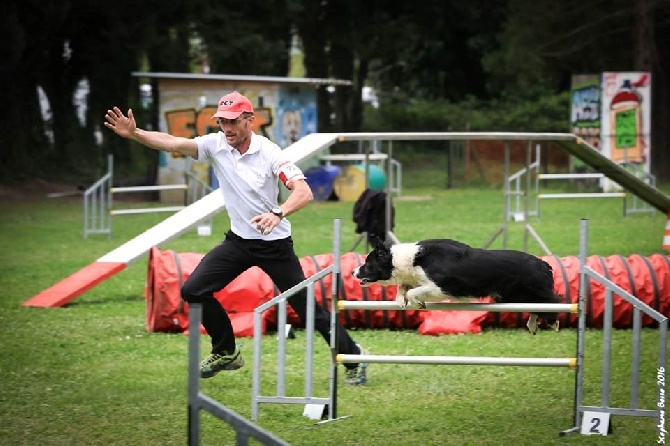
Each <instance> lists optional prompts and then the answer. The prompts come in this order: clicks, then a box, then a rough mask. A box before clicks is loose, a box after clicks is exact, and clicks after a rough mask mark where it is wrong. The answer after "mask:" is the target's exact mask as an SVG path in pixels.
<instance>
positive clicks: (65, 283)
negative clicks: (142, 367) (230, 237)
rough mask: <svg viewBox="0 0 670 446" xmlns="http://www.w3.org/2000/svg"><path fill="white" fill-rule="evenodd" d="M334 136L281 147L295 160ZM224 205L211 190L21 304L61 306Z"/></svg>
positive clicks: (315, 135)
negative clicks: (284, 147)
mask: <svg viewBox="0 0 670 446" xmlns="http://www.w3.org/2000/svg"><path fill="white" fill-rule="evenodd" d="M336 140H337V134H334V133H313V134H310V135H307V136H305V137H304V138H302V139H300V140H299V141H297V142H295V143H294V144H292V145H290V146H289V147H287V148H286V149H285V150H284V151H285V152H286V153H287V155H288V157H289V159H291V160H292V161H293V162H294V163H299V162H301V161H304V160H306V159H308V158H310V157H312V156H314V155H315V154H316V153H318V152H320V151H322V150H323V149H326V148H328V147H330V146H331V145H332V144H333V143H335V142H336ZM224 207H225V203H224V199H223V195H222V194H221V191H219V190H215V191H212V192H210V193H209V194H208V195H206V196H204V197H203V198H201V199H200V200H198V201H196V202H195V203H193V204H191V205H189V206H187V207H185V208H184V209H182V210H180V211H179V212H177V213H176V214H174V215H171V216H170V217H168V218H166V219H165V220H163V221H162V222H160V223H158V224H157V225H156V226H154V227H152V228H150V229H148V230H147V231H145V232H143V233H142V234H140V235H138V236H137V237H135V238H134V239H132V240H130V241H128V242H126V243H124V244H123V245H121V246H119V247H118V248H116V249H114V250H113V251H110V252H109V253H107V254H105V255H104V256H102V257H100V258H99V259H98V260H96V261H95V262H93V263H91V264H89V265H88V266H85V267H84V268H82V269H80V270H79V271H77V272H76V273H74V274H72V275H70V276H68V277H66V278H65V279H63V280H61V281H60V282H58V283H56V284H55V285H53V286H51V287H49V288H47V289H45V290H44V291H42V292H40V293H39V294H37V295H35V296H33V297H31V298H30V299H28V300H26V301H25V302H23V303H22V304H21V305H22V306H24V307H41V308H52V307H62V306H63V305H65V304H67V303H68V302H70V301H72V300H73V299H75V298H76V297H78V296H80V295H81V294H83V293H84V292H86V291H88V290H90V289H91V288H93V287H95V286H96V285H98V284H99V283H102V282H104V281H105V280H107V279H109V278H110V277H112V276H113V275H115V274H116V273H118V272H120V271H123V270H124V269H125V268H126V266H128V264H130V263H131V262H133V261H135V260H137V259H138V258H140V257H142V256H144V255H145V254H146V253H148V252H149V250H150V249H151V248H152V247H153V246H159V245H161V244H162V243H165V242H168V241H170V240H172V239H173V238H175V237H177V236H179V235H181V234H183V233H184V232H186V231H187V230H189V229H190V228H192V227H194V226H196V225H197V224H198V223H200V222H202V221H205V220H207V219H209V218H211V217H212V216H214V215H215V214H217V213H218V212H220V211H221V210H222V209H223V208H224Z"/></svg>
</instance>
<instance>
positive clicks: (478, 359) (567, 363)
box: [336, 354, 577, 367]
mask: <svg viewBox="0 0 670 446" xmlns="http://www.w3.org/2000/svg"><path fill="white" fill-rule="evenodd" d="M336 360H337V362H338V363H340V364H357V363H361V362H363V363H367V364H370V363H377V364H436V365H509V366H525V367H575V366H576V365H577V359H576V358H491V357H487V356H390V355H343V354H339V355H337V356H336Z"/></svg>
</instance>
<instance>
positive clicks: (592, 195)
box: [537, 192, 626, 198]
mask: <svg viewBox="0 0 670 446" xmlns="http://www.w3.org/2000/svg"><path fill="white" fill-rule="evenodd" d="M625 196H626V193H625V192H592V193H588V192H584V193H575V194H538V195H537V198H624V197H625Z"/></svg>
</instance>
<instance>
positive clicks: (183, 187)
mask: <svg viewBox="0 0 670 446" xmlns="http://www.w3.org/2000/svg"><path fill="white" fill-rule="evenodd" d="M186 189H188V184H166V185H164V186H128V187H110V188H109V192H110V193H112V194H118V193H121V192H151V191H158V190H186Z"/></svg>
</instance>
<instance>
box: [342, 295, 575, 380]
mask: <svg viewBox="0 0 670 446" xmlns="http://www.w3.org/2000/svg"><path fill="white" fill-rule="evenodd" d="M425 305H426V308H425V309H424V310H427V311H430V310H446V309H450V310H455V311H491V312H510V313H514V312H516V313H528V312H535V313H550V312H556V313H575V314H577V313H578V312H579V306H578V305H577V304H496V303H493V304H480V303H451V302H426V304H425ZM337 309H338V310H353V309H358V310H360V309H366V310H403V309H410V310H414V309H416V308H401V307H400V306H399V305H398V304H397V303H395V302H388V301H386V302H374V301H351V302H349V301H346V300H341V301H339V302H337ZM580 317H581V315H580ZM578 356H579V355H578ZM336 361H337V362H338V363H340V364H346V363H358V362H368V363H378V364H380V363H388V364H434V365H495V366H505V365H506V366H523V367H576V366H577V365H578V364H577V358H503V357H501V358H494V357H486V356H390V355H342V354H339V355H337V356H336Z"/></svg>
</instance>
